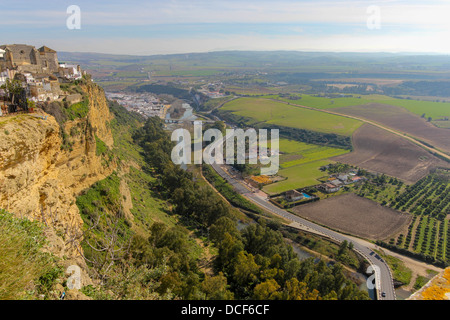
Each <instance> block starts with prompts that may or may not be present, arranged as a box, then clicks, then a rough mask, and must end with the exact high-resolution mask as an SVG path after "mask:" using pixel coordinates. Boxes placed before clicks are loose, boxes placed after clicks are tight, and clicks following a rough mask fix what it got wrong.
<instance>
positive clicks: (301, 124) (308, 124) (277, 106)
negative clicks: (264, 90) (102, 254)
mask: <svg viewBox="0 0 450 320" xmlns="http://www.w3.org/2000/svg"><path fill="white" fill-rule="evenodd" d="M221 110H224V111H232V112H233V113H234V114H236V115H238V116H242V117H246V118H250V119H252V121H253V122H252V123H247V124H248V125H252V124H254V123H261V122H264V123H268V124H273V125H278V126H285V127H291V128H299V129H306V130H311V131H317V132H324V133H335V134H338V135H342V136H350V135H351V134H352V133H353V132H354V131H355V130H356V129H357V128H358V127H359V126H360V125H361V124H362V122H360V121H358V120H354V119H349V118H345V117H340V116H335V115H332V114H326V113H322V112H319V111H314V110H308V109H304V108H298V107H295V106H290V105H287V104H285V103H282V102H277V101H273V100H268V99H260V98H239V99H236V100H233V101H230V102H228V103H226V104H225V105H224V106H223V107H222V108H221Z"/></svg>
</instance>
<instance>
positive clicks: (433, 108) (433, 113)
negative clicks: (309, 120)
mask: <svg viewBox="0 0 450 320" xmlns="http://www.w3.org/2000/svg"><path fill="white" fill-rule="evenodd" d="M265 97H267V98H272V99H279V100H281V101H284V102H287V103H291V104H298V105H302V106H306V107H312V108H317V109H331V108H341V107H350V106H358V105H366V104H370V103H380V104H385V105H391V106H397V107H402V108H405V109H406V110H408V111H409V112H411V113H413V114H415V115H418V116H422V115H423V114H425V115H426V117H431V118H433V119H442V118H444V117H450V103H449V102H434V101H423V100H412V99H396V98H392V97H388V96H385V95H377V94H372V95H353V97H342V98H326V97H314V96H311V95H306V94H303V95H301V99H299V100H290V99H287V98H282V97H280V96H278V95H268V96H265Z"/></svg>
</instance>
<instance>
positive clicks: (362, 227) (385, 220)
mask: <svg viewBox="0 0 450 320" xmlns="http://www.w3.org/2000/svg"><path fill="white" fill-rule="evenodd" d="M292 211H293V212H294V213H295V214H297V215H299V216H301V217H304V218H307V219H309V220H311V221H314V222H317V223H320V224H323V225H326V226H328V227H330V228H333V229H335V230H338V231H341V232H345V233H349V234H352V235H355V236H359V237H363V238H366V239H370V240H389V239H390V238H391V237H392V236H394V235H395V234H397V233H398V232H400V231H401V230H402V229H403V228H404V227H405V226H407V225H409V223H410V220H411V215H409V214H406V213H401V212H398V211H396V210H393V209H390V208H386V207H383V206H381V205H380V204H378V203H376V202H374V201H372V200H369V199H366V198H362V197H358V196H357V195H355V194H353V193H350V194H344V195H340V196H334V197H331V198H328V199H325V200H320V201H317V202H313V203H308V204H304V205H300V206H297V207H295V208H294V209H293V210H292Z"/></svg>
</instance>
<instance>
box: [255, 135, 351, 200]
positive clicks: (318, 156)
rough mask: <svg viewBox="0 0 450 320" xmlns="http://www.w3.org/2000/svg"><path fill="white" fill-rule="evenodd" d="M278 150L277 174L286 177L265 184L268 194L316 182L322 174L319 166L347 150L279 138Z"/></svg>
mask: <svg viewBox="0 0 450 320" xmlns="http://www.w3.org/2000/svg"><path fill="white" fill-rule="evenodd" d="M280 152H281V156H280V167H281V170H280V171H279V172H278V174H279V175H281V176H283V177H286V178H287V179H286V180H283V181H279V182H276V183H274V184H270V185H267V186H265V187H264V188H263V190H264V191H265V192H268V193H270V194H274V193H280V192H284V191H287V190H291V189H296V188H303V187H307V186H310V185H315V184H318V183H319V181H318V180H317V179H318V178H320V177H322V176H323V175H324V173H323V172H322V171H320V170H319V168H320V167H321V166H324V165H327V164H329V161H328V159H329V158H330V157H334V156H337V155H341V154H345V153H347V152H348V150H344V149H338V148H331V147H325V146H318V145H313V144H307V143H303V142H299V141H293V140H287V139H280Z"/></svg>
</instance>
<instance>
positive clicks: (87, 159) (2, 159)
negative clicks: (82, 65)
mask: <svg viewBox="0 0 450 320" xmlns="http://www.w3.org/2000/svg"><path fill="white" fill-rule="evenodd" d="M83 90H85V91H86V93H87V94H88V96H89V102H90V104H89V113H88V115H87V117H85V118H79V119H76V120H74V121H68V122H66V123H65V126H64V127H65V132H66V133H67V136H66V137H67V138H65V139H64V140H63V137H62V135H61V133H60V127H59V125H58V123H57V122H56V121H55V119H54V118H53V117H52V116H50V115H48V114H45V113H44V112H42V111H38V112H37V113H34V114H22V115H15V116H7V117H1V118H0V207H1V208H4V209H7V210H8V211H9V212H12V213H14V214H16V215H17V216H26V217H29V218H31V219H33V220H35V219H37V220H40V221H42V222H44V223H45V224H47V225H48V226H51V227H53V228H50V229H52V230H53V231H54V234H53V236H52V237H50V238H51V239H52V240H51V245H53V250H52V251H53V253H55V254H56V255H58V256H61V257H62V256H63V255H65V256H66V257H76V256H77V255H78V252H77V250H76V247H75V246H74V245H72V244H74V243H75V242H72V243H71V242H70V239H71V238H72V239H73V235H75V234H76V233H80V230H81V226H82V224H83V222H82V219H81V217H80V214H79V210H78V207H77V206H76V203H75V202H76V197H77V195H78V194H79V192H80V191H81V190H83V189H85V188H88V187H89V186H91V185H92V184H93V183H95V182H96V181H98V180H101V179H103V178H105V177H107V176H108V175H110V174H111V173H112V171H113V170H114V169H115V167H116V165H115V163H114V162H111V161H108V162H105V160H104V159H102V156H101V155H97V152H96V150H97V149H96V136H97V138H99V139H101V140H102V141H103V142H104V143H105V144H106V145H107V146H108V147H111V146H112V145H113V137H112V134H111V130H110V128H109V121H111V120H112V118H113V116H112V115H111V114H110V112H109V109H108V105H107V101H106V98H105V95H104V92H103V90H102V89H101V88H99V87H98V86H97V85H95V84H93V83H89V84H87V85H84V86H83ZM63 145H65V147H64V146H63ZM62 146H63V147H62Z"/></svg>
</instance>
